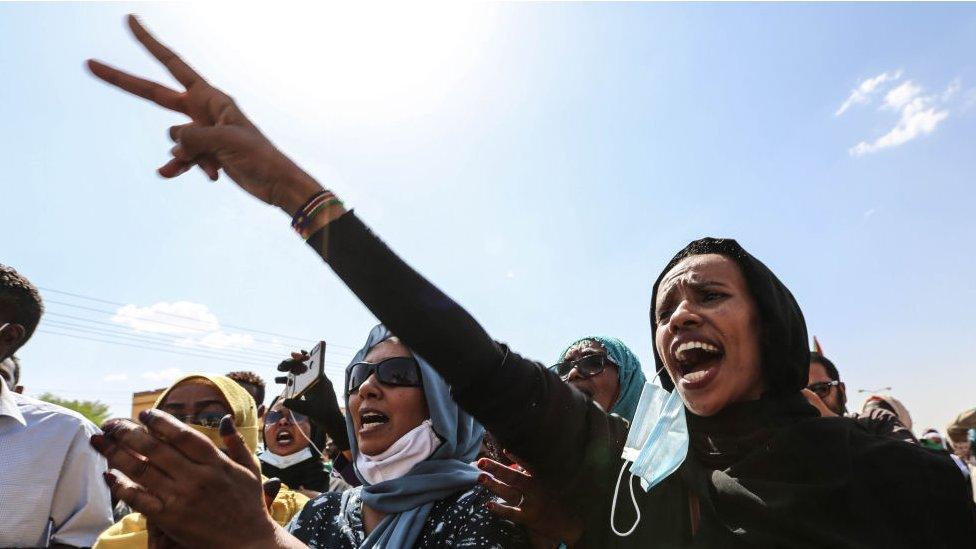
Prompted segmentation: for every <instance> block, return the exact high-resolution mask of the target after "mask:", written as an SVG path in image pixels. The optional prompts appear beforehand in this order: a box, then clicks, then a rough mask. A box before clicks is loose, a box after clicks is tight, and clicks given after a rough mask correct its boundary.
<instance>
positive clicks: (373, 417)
mask: <svg viewBox="0 0 976 549" xmlns="http://www.w3.org/2000/svg"><path fill="white" fill-rule="evenodd" d="M385 421H386V416H384V415H383V414H377V413H374V412H366V413H365V414H363V416H362V422H363V423H364V424H366V423H384V422H385Z"/></svg>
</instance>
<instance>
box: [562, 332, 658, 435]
mask: <svg viewBox="0 0 976 549" xmlns="http://www.w3.org/2000/svg"><path fill="white" fill-rule="evenodd" d="M582 341H596V342H597V343H599V344H600V345H602V346H603V348H604V349H606V351H607V356H609V357H610V360H612V361H613V363H614V364H616V365H617V379H618V381H619V382H620V395H619V396H618V397H617V402H615V403H614V404H613V407H612V408H611V409H610V413H611V414H617V415H618V416H620V417H622V418H624V419H626V420H627V421H633V420H634V413H635V412H636V411H637V402H638V401H639V400H640V395H641V391H642V390H643V389H644V383H645V382H646V381H647V378H646V377H644V371H643V370H641V365H640V360H637V356H635V355H634V353H633V352H631V350H630V348H628V347H627V346H626V345H624V342H623V341H620V340H619V339H617V338H615V337H607V336H589V337H581V338H579V339H577V340H576V341H574V342H572V343H570V344H569V345H568V346H566V350H564V351H563V352H562V354H561V355H559V361H560V362H562V361H563V360H564V358H565V356H566V353H567V352H568V351H569V350H570V349H572V348H573V346H574V345H576V344H577V343H580V342H582Z"/></svg>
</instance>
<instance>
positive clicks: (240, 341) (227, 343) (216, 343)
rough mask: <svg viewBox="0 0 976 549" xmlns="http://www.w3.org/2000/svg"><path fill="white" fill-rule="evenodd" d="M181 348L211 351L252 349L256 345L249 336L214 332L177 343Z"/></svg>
mask: <svg viewBox="0 0 976 549" xmlns="http://www.w3.org/2000/svg"><path fill="white" fill-rule="evenodd" d="M175 345H177V346H179V347H207V348H210V349H226V348H228V347H232V348H233V347H250V346H252V345H254V338H253V337H251V336H250V335H248V334H228V333H225V332H212V333H209V334H207V335H205V336H203V337H196V338H194V337H187V338H184V339H181V340H179V341H177V342H176V343H175Z"/></svg>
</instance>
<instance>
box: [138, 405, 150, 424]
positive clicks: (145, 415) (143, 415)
mask: <svg viewBox="0 0 976 549" xmlns="http://www.w3.org/2000/svg"><path fill="white" fill-rule="evenodd" d="M151 417H152V408H150V409H148V410H143V411H141V412H139V421H141V422H143V423H146V422H147V421H149V419H150V418H151Z"/></svg>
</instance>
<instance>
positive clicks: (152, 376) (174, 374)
mask: <svg viewBox="0 0 976 549" xmlns="http://www.w3.org/2000/svg"><path fill="white" fill-rule="evenodd" d="M182 375H183V370H180V369H179V368H166V369H165V370H157V371H153V372H144V373H143V374H142V375H140V376H139V377H141V378H142V379H148V380H149V381H157V382H166V383H169V382H171V381H174V380H175V379H176V378H178V377H180V376H182Z"/></svg>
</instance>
